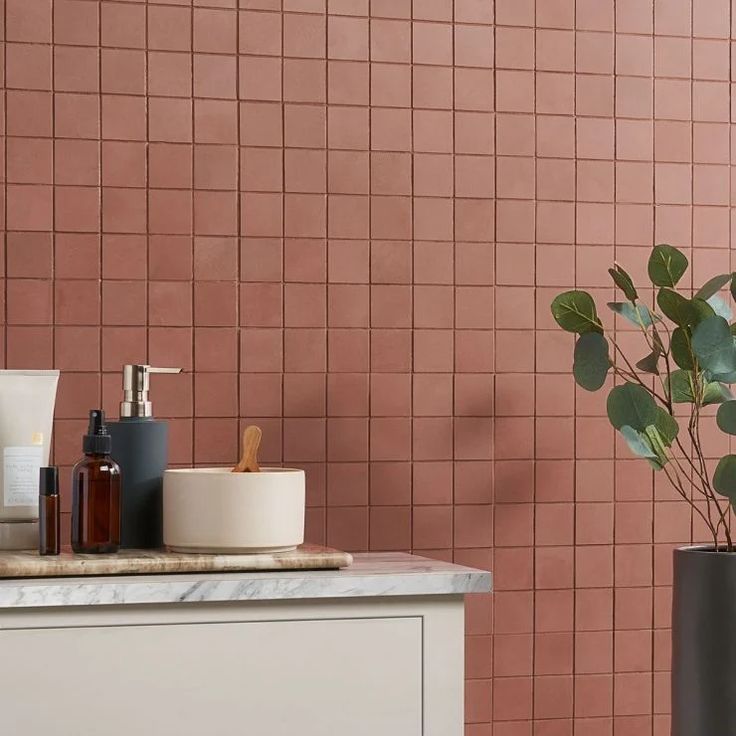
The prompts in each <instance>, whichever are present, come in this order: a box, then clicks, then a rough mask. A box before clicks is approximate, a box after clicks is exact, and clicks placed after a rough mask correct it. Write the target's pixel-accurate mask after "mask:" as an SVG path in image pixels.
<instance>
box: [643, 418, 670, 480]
mask: <svg viewBox="0 0 736 736" xmlns="http://www.w3.org/2000/svg"><path fill="white" fill-rule="evenodd" d="M644 435H645V436H646V438H647V439H648V440H649V444H650V445H651V446H652V450H654V453H655V455H656V456H657V459H656V460H649V464H650V465H651V466H652V467H653V468H655V469H656V470H661V469H662V468H663V467H664V466H665V465H667V463H668V462H669V458H668V457H667V447H668V446H669V443H666V442H665V441H664V438H663V437H662V435H660V433H659V430H658V429H657V428H656V427H655V426H654V425H652V426H651V427H647V428H646V429H645V430H644Z"/></svg>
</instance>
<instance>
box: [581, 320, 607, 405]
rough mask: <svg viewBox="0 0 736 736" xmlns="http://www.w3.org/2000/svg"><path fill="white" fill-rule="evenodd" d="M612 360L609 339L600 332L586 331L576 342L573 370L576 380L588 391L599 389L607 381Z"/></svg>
mask: <svg viewBox="0 0 736 736" xmlns="http://www.w3.org/2000/svg"><path fill="white" fill-rule="evenodd" d="M610 366H611V361H610V360H609V358H608V340H606V338H605V337H603V335H601V334H600V333H598V332H586V333H585V334H584V335H581V336H580V337H579V338H578V341H577V342H576V343H575V362H574V363H573V367H572V372H573V375H574V376H575V382H576V383H577V384H578V386H582V388H584V389H585V390H586V391H597V390H598V389H599V388H600V387H601V386H602V385H603V384H604V383H605V382H606V375H607V374H608V369H609V368H610Z"/></svg>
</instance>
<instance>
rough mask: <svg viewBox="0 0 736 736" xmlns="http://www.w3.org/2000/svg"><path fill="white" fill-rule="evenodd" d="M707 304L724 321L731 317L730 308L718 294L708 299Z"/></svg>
mask: <svg viewBox="0 0 736 736" xmlns="http://www.w3.org/2000/svg"><path fill="white" fill-rule="evenodd" d="M707 303H708V304H709V305H710V307H711V309H712V310H713V311H714V312H715V313H716V314H717V315H718V316H719V317H723V319H725V320H730V319H731V318H732V317H733V313H732V312H731V307H730V306H729V305H728V302H727V301H726V300H725V299H724V298H723V297H721V296H719V295H718V294H715V295H713V296H712V297H710V298H709V299H708V301H707Z"/></svg>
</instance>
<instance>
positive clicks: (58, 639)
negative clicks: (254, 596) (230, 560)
mask: <svg viewBox="0 0 736 736" xmlns="http://www.w3.org/2000/svg"><path fill="white" fill-rule="evenodd" d="M422 649H423V647H422V620H421V618H419V617H405V618H362V619H335V620H304V621H259V622H236V623H206V624H180V625H169V626H159V625H142V626H114V627H82V628H63V629H45V630H44V629H41V630H39V629H37V630H32V631H27V630H14V631H2V632H0V651H2V657H1V658H0V682H2V683H3V686H2V689H0V713H2V721H3V723H5V724H6V725H10V724H12V725H13V728H12V729H11V732H12V733H17V734H37V733H39V734H40V733H43V732H44V731H46V730H48V732H49V733H56V734H58V736H78V735H79V734H80V733H97V732H99V733H105V734H107V735H108V736H130V734H131V733H141V734H150V736H168V735H169V734H171V735H174V734H176V736H201V735H202V734H207V735H208V736H232V735H233V734H249V735H250V734H252V736H291V735H292V734H299V735H300V736H338V735H341V734H346V735H347V734H350V736H376V735H377V734H381V736H420V734H421V733H422V666H423V663H422Z"/></svg>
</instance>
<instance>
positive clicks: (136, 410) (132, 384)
mask: <svg viewBox="0 0 736 736" xmlns="http://www.w3.org/2000/svg"><path fill="white" fill-rule="evenodd" d="M151 373H181V368H154V367H152V366H150V365H137V364H136V365H131V364H128V365H124V366H123V400H122V401H121V402H120V417H121V418H125V417H151V416H153V406H152V405H151V402H150V401H149V399H148V391H149V388H150V383H151V378H150V376H151Z"/></svg>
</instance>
